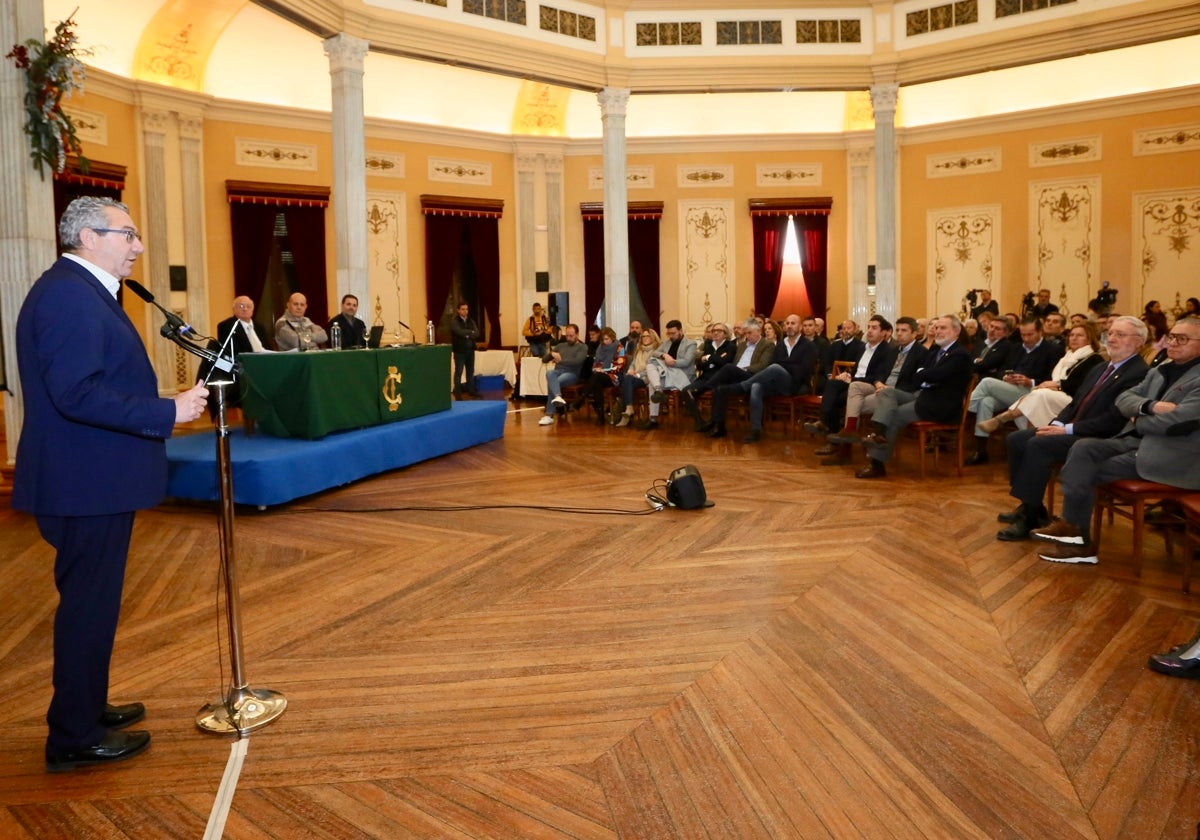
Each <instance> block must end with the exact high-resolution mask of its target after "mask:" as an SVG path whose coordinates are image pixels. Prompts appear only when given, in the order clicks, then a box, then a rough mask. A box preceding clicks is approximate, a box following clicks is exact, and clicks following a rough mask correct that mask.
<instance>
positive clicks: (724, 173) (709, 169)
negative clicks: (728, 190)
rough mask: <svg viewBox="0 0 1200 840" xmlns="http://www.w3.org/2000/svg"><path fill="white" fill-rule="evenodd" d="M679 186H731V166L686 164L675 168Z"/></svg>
mask: <svg viewBox="0 0 1200 840" xmlns="http://www.w3.org/2000/svg"><path fill="white" fill-rule="evenodd" d="M675 171H676V177H677V178H678V185H679V186H681V187H732V186H733V167H732V166H688V165H681V166H677V167H676V168H675Z"/></svg>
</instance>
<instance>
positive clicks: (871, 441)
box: [859, 432, 887, 446]
mask: <svg viewBox="0 0 1200 840" xmlns="http://www.w3.org/2000/svg"><path fill="white" fill-rule="evenodd" d="M859 443H861V444H863V445H864V446H887V438H886V437H884V436H883V435H880V434H876V433H875V432H871V434H869V435H867V436H866V437H864V438H863V439H862V440H860V441H859Z"/></svg>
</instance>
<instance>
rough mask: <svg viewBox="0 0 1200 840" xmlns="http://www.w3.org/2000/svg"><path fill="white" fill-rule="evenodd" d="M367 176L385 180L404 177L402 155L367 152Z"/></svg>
mask: <svg viewBox="0 0 1200 840" xmlns="http://www.w3.org/2000/svg"><path fill="white" fill-rule="evenodd" d="M367 174H368V175H382V176H384V177H386V178H403V177H404V154H403V153H397V154H393V153H391V152H367Z"/></svg>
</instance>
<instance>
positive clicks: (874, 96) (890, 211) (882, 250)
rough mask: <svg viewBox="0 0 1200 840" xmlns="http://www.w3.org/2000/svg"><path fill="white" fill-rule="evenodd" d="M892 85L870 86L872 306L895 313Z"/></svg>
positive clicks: (894, 89) (895, 87) (897, 88)
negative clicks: (872, 129) (872, 117)
mask: <svg viewBox="0 0 1200 840" xmlns="http://www.w3.org/2000/svg"><path fill="white" fill-rule="evenodd" d="M899 91H900V86H899V85H896V84H885V85H872V86H871V107H872V108H873V109H874V110H875V306H876V308H877V309H878V310H879V311H880V312H895V311H896V299H897V292H898V289H897V282H896V97H897V95H898V94H899Z"/></svg>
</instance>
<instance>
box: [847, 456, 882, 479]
mask: <svg viewBox="0 0 1200 840" xmlns="http://www.w3.org/2000/svg"><path fill="white" fill-rule="evenodd" d="M886 475H887V467H885V466H884V465H883V461H877V460H875V459H874V458H872V459H871V460H870V461H868V462H867V465H866V466H865V467H863V468H862V469H861V470H859V471H858V472H856V473H855V474H854V477H855V478H883V477H885V476H886Z"/></svg>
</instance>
